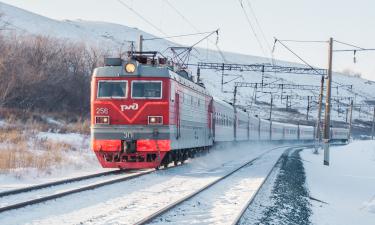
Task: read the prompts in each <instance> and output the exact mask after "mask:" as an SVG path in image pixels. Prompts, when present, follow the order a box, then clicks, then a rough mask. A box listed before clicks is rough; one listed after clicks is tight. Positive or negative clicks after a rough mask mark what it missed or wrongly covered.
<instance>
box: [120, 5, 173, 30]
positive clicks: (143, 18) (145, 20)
mask: <svg viewBox="0 0 375 225" xmlns="http://www.w3.org/2000/svg"><path fill="white" fill-rule="evenodd" d="M117 1H118V2H119V3H120V4H121V5H122V6H125V7H126V8H127V9H129V10H130V11H132V12H133V13H134V14H135V15H137V16H138V17H139V18H141V19H142V20H143V21H144V22H146V23H147V24H148V25H150V26H152V27H153V28H154V29H156V30H157V31H159V32H160V33H162V34H163V35H165V36H167V34H166V33H164V31H162V30H161V29H160V28H159V27H157V26H155V25H154V24H152V23H151V22H150V21H149V20H147V19H146V18H145V17H144V16H142V15H141V14H140V13H138V12H137V11H135V10H134V9H133V8H132V7H130V6H129V5H127V4H126V3H125V2H124V1H122V0H117Z"/></svg>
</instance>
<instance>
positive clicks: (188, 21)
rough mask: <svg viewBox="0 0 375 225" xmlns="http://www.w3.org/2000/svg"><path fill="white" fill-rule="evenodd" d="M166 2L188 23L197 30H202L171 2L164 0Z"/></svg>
mask: <svg viewBox="0 0 375 225" xmlns="http://www.w3.org/2000/svg"><path fill="white" fill-rule="evenodd" d="M163 1H164V2H165V3H167V4H168V6H169V7H171V8H172V9H173V10H174V11H175V12H176V13H177V14H178V15H179V16H180V17H181V18H182V19H183V20H184V21H185V22H186V23H188V24H189V25H190V26H191V27H192V28H193V29H194V30H195V31H196V32H200V31H199V29H198V28H197V27H196V26H194V24H193V23H192V22H190V20H188V19H187V18H186V17H185V16H184V15H183V14H182V13H181V12H180V11H179V10H178V9H177V8H176V7H175V6H174V5H173V4H172V3H171V2H169V1H168V0H163Z"/></svg>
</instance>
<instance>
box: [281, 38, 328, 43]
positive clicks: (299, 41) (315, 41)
mask: <svg viewBox="0 0 375 225" xmlns="http://www.w3.org/2000/svg"><path fill="white" fill-rule="evenodd" d="M279 41H282V42H297V43H328V41H319V40H290V39H289V40H279Z"/></svg>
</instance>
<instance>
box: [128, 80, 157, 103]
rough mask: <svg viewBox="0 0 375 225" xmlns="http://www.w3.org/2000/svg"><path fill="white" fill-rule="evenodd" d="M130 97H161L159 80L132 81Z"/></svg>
mask: <svg viewBox="0 0 375 225" xmlns="http://www.w3.org/2000/svg"><path fill="white" fill-rule="evenodd" d="M132 98H154V99H160V98H162V82H161V81H133V82H132Z"/></svg>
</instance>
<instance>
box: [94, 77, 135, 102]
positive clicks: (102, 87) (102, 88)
mask: <svg viewBox="0 0 375 225" xmlns="http://www.w3.org/2000/svg"><path fill="white" fill-rule="evenodd" d="M127 84H128V82H127V81H117V80H116V81H114V80H105V81H104V80H101V81H99V82H98V94H97V97H98V98H126V93H127V86H128V85H127Z"/></svg>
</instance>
